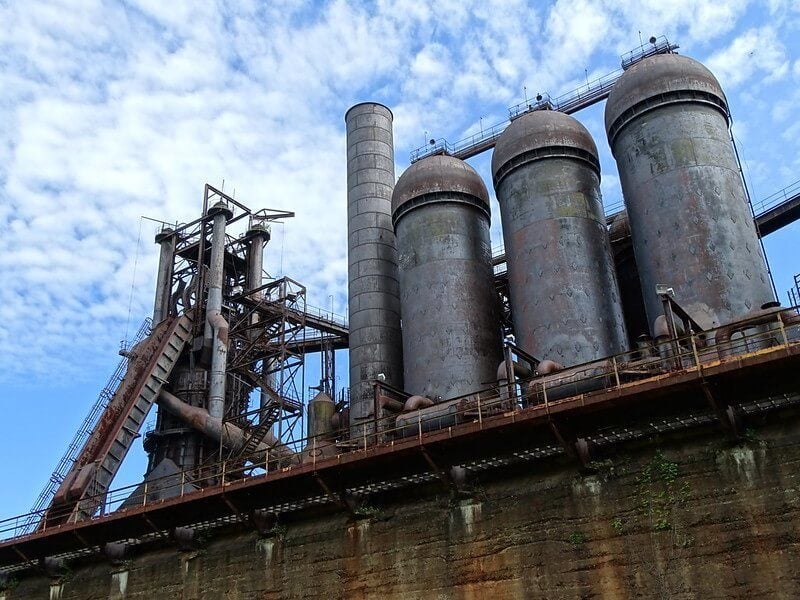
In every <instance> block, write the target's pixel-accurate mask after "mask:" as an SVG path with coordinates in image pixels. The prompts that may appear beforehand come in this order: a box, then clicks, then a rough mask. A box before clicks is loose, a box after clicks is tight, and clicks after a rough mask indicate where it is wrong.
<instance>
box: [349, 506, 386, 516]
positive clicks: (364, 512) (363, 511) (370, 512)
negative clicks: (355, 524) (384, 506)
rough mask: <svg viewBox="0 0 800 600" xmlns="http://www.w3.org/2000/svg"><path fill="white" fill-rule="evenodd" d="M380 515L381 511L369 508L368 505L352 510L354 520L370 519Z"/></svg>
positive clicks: (374, 507)
mask: <svg viewBox="0 0 800 600" xmlns="http://www.w3.org/2000/svg"><path fill="white" fill-rule="evenodd" d="M380 514H381V509H379V508H377V507H376V506H370V505H369V504H364V505H362V506H357V507H356V508H354V509H353V516H354V517H355V518H356V519H372V518H375V517H377V516H378V515H380Z"/></svg>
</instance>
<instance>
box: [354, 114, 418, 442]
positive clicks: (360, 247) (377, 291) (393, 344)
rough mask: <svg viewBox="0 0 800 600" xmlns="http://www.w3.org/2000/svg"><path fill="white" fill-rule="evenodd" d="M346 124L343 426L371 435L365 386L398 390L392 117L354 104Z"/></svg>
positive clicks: (370, 407)
mask: <svg viewBox="0 0 800 600" xmlns="http://www.w3.org/2000/svg"><path fill="white" fill-rule="evenodd" d="M344 119H345V123H346V124H347V233H348V246H347V248H348V252H347V262H348V267H349V271H348V291H349V316H350V347H349V351H350V429H351V433H352V435H362V434H363V433H364V432H365V431H366V433H369V432H371V431H372V430H373V419H374V417H375V414H374V402H373V391H372V385H371V383H370V382H371V381H373V380H375V379H378V376H379V375H381V374H382V375H383V377H385V380H386V382H387V383H389V384H391V385H393V386H395V387H402V385H403V355H402V340H401V338H400V292H399V289H398V273H397V248H396V245H395V236H394V229H393V227H392V214H391V211H392V208H391V199H392V191H393V190H394V183H395V181H394V142H393V138H392V112H391V111H390V110H389V109H388V108H386V107H385V106H382V105H380V104H375V103H371V102H365V103H362V104H356V105H355V106H353V107H352V108H351V109H350V110H348V111H347V114H345V117H344Z"/></svg>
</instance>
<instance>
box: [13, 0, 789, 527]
mask: <svg viewBox="0 0 800 600" xmlns="http://www.w3.org/2000/svg"><path fill="white" fill-rule="evenodd" d="M0 22H2V23H3V24H4V26H3V28H2V29H1V30H0V243H2V249H3V252H2V254H1V255H0V275H1V276H2V286H0V347H2V348H3V352H2V353H0V408H1V409H2V413H0V456H2V457H3V459H4V460H3V462H4V464H3V467H2V477H3V480H4V481H5V482H7V483H10V485H4V486H2V489H3V491H2V493H0V515H10V514H16V513H20V512H24V511H25V510H27V508H28V507H29V506H30V505H31V504H32V502H33V500H34V498H35V496H36V495H37V494H38V491H39V490H40V488H41V487H42V485H43V484H44V482H45V481H46V479H47V477H48V475H49V473H50V471H51V470H52V468H53V466H54V465H55V463H56V461H57V460H58V458H59V457H60V455H61V453H62V452H63V450H64V448H65V446H66V444H67V442H68V441H69V439H70V438H71V437H72V435H73V434H74V431H75V429H76V428H77V426H78V424H79V422H80V421H81V420H82V418H83V416H84V414H85V413H86V411H87V410H88V408H89V406H90V405H91V404H92V402H93V400H94V398H95V397H96V395H97V393H98V391H99V389H100V388H101V387H102V385H103V384H104V382H105V380H106V379H107V377H108V375H109V374H110V372H111V371H112V370H113V367H114V365H115V364H116V362H117V359H118V357H117V354H116V353H117V350H118V346H119V342H120V340H122V339H124V338H125V337H126V335H127V336H130V335H131V334H132V333H133V331H134V330H135V329H136V327H138V324H139V323H140V322H141V320H142V319H143V318H144V317H145V316H146V315H147V314H148V313H149V312H150V310H151V301H152V292H153V286H154V277H155V276H154V267H155V264H156V247H155V246H154V245H153V243H152V242H153V235H154V233H155V228H154V225H153V224H152V223H151V222H148V221H142V220H141V216H142V215H146V216H150V217H156V218H161V219H164V220H167V221H185V220H188V219H190V218H193V216H194V215H195V214H196V213H197V210H198V206H199V203H200V201H201V197H202V191H203V184H204V183H205V182H209V183H211V184H213V185H216V186H222V184H223V181H224V185H225V191H227V192H229V193H234V191H235V195H236V197H237V198H238V199H239V200H241V201H243V202H245V203H246V204H248V205H250V206H251V207H254V208H259V207H271V208H280V209H288V210H293V211H295V212H296V213H297V217H296V218H295V219H293V220H291V221H289V222H287V223H286V225H285V226H283V227H277V228H275V230H274V235H273V241H272V243H271V245H270V247H269V248H268V254H267V261H266V266H267V269H268V270H269V271H270V272H271V273H273V274H281V273H286V274H290V275H291V276H293V277H295V278H296V279H299V280H301V281H303V282H305V283H306V284H307V285H308V287H309V300H310V301H311V302H313V303H314V304H317V305H325V306H327V305H328V303H329V302H330V296H333V298H334V304H335V306H336V308H337V309H338V310H340V311H343V310H344V308H345V306H346V299H345V296H344V293H343V292H344V291H345V290H346V282H345V277H346V271H347V270H346V245H345V244H346V233H345V232H346V224H345V210H346V209H345V202H346V192H345V135H344V121H343V115H344V113H345V111H346V109H347V108H348V107H349V106H350V105H352V104H353V103H355V102H358V101H362V100H376V101H380V102H383V103H385V104H386V105H388V106H389V107H391V108H392V110H393V111H394V114H395V142H396V149H397V153H396V161H397V172H398V174H399V173H400V172H402V170H403V169H404V168H405V167H406V166H407V165H408V155H409V152H410V151H411V150H412V149H413V148H415V147H417V146H420V145H422V144H423V143H424V142H425V140H426V139H428V138H431V137H435V138H439V137H445V138H447V139H448V140H449V141H451V142H453V141H457V140H458V139H461V138H463V137H464V136H466V135H468V134H471V133H473V132H476V131H479V130H480V128H481V127H486V126H489V125H492V124H494V123H497V122H501V121H503V120H504V119H505V118H506V117H507V114H508V113H507V107H508V106H510V105H512V104H516V103H517V102H519V101H521V100H522V99H523V97H524V96H525V95H526V94H527V95H529V96H531V95H535V94H536V93H537V92H549V93H550V94H551V95H553V96H556V95H559V94H561V93H564V92H567V91H569V90H572V89H573V88H575V87H576V86H578V85H580V84H581V83H585V82H586V80H587V78H588V79H592V78H595V77H598V76H600V75H603V74H605V73H607V72H609V71H612V70H614V69H615V68H617V67H618V66H619V55H620V54H622V53H624V52H626V51H627V50H629V49H631V48H633V47H634V46H636V45H638V44H639V40H640V35H641V36H642V38H644V39H645V40H646V39H647V38H648V37H649V36H650V35H661V34H664V35H667V36H668V37H669V39H670V40H672V41H675V42H677V43H679V44H680V46H681V50H680V51H681V52H682V53H685V54H688V55H690V56H693V57H695V58H698V59H700V60H701V61H704V62H705V63H706V64H707V65H708V66H709V67H711V68H712V70H713V71H714V72H715V73H716V75H717V76H718V77H719V79H720V81H721V82H722V85H723V87H724V88H725V90H726V92H727V93H728V97H729V101H730V104H731V109H732V112H733V116H734V120H735V128H734V132H735V135H736V138H737V141H738V143H739V149H740V151H741V153H742V157H743V159H744V161H745V168H746V174H747V176H748V180H749V184H750V187H751V191H752V195H753V198H754V200H758V199H761V198H763V197H766V196H768V195H770V194H772V193H773V192H775V191H777V190H779V189H781V188H784V187H785V186H788V185H790V184H793V183H794V182H795V181H797V180H798V179H800V119H799V118H798V117H799V116H800V111H799V110H798V108H797V107H798V105H800V51H799V50H800V41H798V40H800V2H798V1H797V0H783V1H782V0H772V1H770V2H748V1H746V0H730V1H727V2H719V1H718V0H716V1H700V0H668V1H665V0H622V1H619V0H614V1H611V0H609V1H606V2H602V1H598V2H592V1H574V0H573V1H565V2H561V1H558V2H555V3H544V2H535V3H530V5H528V4H526V3H525V2H522V1H517V2H515V1H509V0H504V1H501V2H489V1H487V0H481V1H475V2H472V1H469V0H440V1H438V2H436V3H430V5H427V3H424V2H418V1H397V2H391V1H388V0H387V1H378V2H369V3H357V2H331V3H323V2H301V1H296V2H290V1H272V2H261V1H255V0H253V1H247V0H242V1H240V2H222V1H219V2H212V1H207V2H194V1H189V0H171V1H169V2H165V1H164V0H125V1H117V2H115V1H111V0H109V1H95V0H71V1H70V0H63V1H50V0H47V1H46V0H35V1H31V0H18V1H14V0H0ZM576 116H578V118H580V119H581V121H582V122H583V123H584V124H585V125H586V126H587V127H588V128H589V129H590V131H591V132H592V133H593V135H594V136H595V139H596V140H597V142H598V146H599V148H600V150H601V152H602V155H603V156H602V166H603V170H604V172H603V194H604V198H605V200H606V201H607V202H608V203H614V202H619V201H620V191H619V180H618V177H617V175H616V171H615V166H614V162H613V159H612V158H611V155H610V152H609V151H608V144H607V142H606V140H605V135H604V131H603V127H602V106H598V107H594V108H592V109H589V110H586V111H584V112H582V113H579V114H578V115H576ZM488 160H489V156H488V155H487V156H482V157H478V158H476V159H475V160H473V161H471V162H472V163H473V165H474V166H475V167H476V168H477V169H478V170H479V171H480V172H481V173H482V174H483V175H484V177H485V178H486V181H487V182H488V181H490V178H489V176H488ZM489 187H491V186H489ZM495 208H496V205H495ZM495 214H497V212H495ZM493 231H494V236H495V243H499V235H498V233H499V219H497V218H496V219H495V220H494V223H493ZM798 240H800V228H798V224H795V225H793V226H790V227H788V228H786V229H784V230H782V231H780V232H778V233H775V234H773V235H772V236H770V237H769V238H767V239H766V240H765V242H766V245H767V250H768V254H769V256H770V258H771V262H772V267H773V271H774V275H775V279H776V283H777V287H778V290H779V291H780V293H781V295H782V299H784V300H785V290H787V289H788V288H789V287H790V284H791V278H792V275H793V274H794V273H796V272H798V271H800V260H798V256H800V252H798V249H799V246H800V244H799V243H798ZM134 284H135V285H134ZM138 461H139V462H134V466H133V467H131V468H129V470H128V471H126V477H128V480H129V481H132V480H134V479H137V478H138V477H140V476H141V471H142V468H143V467H142V463H141V460H140V457H139V459H138Z"/></svg>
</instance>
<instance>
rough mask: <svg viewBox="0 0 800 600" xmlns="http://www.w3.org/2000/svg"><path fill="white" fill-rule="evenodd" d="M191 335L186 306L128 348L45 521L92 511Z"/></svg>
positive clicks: (87, 514) (70, 518)
mask: <svg viewBox="0 0 800 600" xmlns="http://www.w3.org/2000/svg"><path fill="white" fill-rule="evenodd" d="M191 337H192V312H191V311H190V312H187V313H185V314H183V315H182V316H180V317H172V318H170V319H168V320H166V321H164V322H162V323H161V324H160V325H159V326H157V327H156V329H155V330H154V331H153V333H152V334H151V335H150V337H149V338H147V339H146V340H145V341H143V342H141V343H140V344H139V345H138V346H136V347H134V348H133V350H132V351H131V353H130V355H129V362H128V370H127V372H126V373H125V376H124V377H123V379H122V381H120V383H119V386H118V387H117V389H116V391H115V392H114V395H113V397H112V398H111V400H110V401H109V403H108V405H107V407H106V409H105V410H104V411H103V414H102V416H101V417H100V419H99V420H98V422H97V426H96V427H95V428H94V430H93V431H92V433H91V435H90V436H89V437H88V439H87V440H86V442H85V444H84V446H83V448H82V450H81V452H80V454H79V455H78V457H77V459H76V460H75V461H74V463H73V467H72V469H71V470H70V471H69V473H68V474H67V475H66V476H65V477H64V480H63V482H62V483H61V485H60V487H59V488H58V490H57V491H56V492H55V495H54V498H53V502H52V503H51V505H50V508H49V509H48V512H47V514H46V518H45V525H46V526H48V527H49V526H51V525H55V524H59V523H63V522H65V521H79V520H82V519H86V518H88V517H90V516H91V515H92V514H94V512H95V511H96V510H97V508H98V507H99V506H100V504H101V503H102V496H103V494H105V493H106V492H107V491H108V489H109V487H110V485H111V482H112V480H113V479H114V476H115V475H116V474H117V471H118V470H119V467H120V465H121V463H122V461H123V459H124V458H125V456H126V454H127V453H128V450H130V448H131V446H132V444H133V441H134V440H135V439H136V438H137V437H139V431H140V429H141V427H142V424H143V423H144V420H145V418H146V417H147V413H148V412H149V411H150V408H151V407H152V406H153V403H154V402H155V400H156V398H157V397H158V394H159V392H160V391H161V387H162V386H163V385H164V384H165V383H166V381H167V378H168V377H169V375H170V373H171V372H172V369H173V368H174V366H175V364H176V363H177V361H178V359H179V358H180V356H181V354H182V352H183V349H184V347H185V345H186V343H187V341H188V340H189V339H191Z"/></svg>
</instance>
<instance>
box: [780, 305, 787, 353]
mask: <svg viewBox="0 0 800 600" xmlns="http://www.w3.org/2000/svg"><path fill="white" fill-rule="evenodd" d="M778 326H779V327H780V328H781V337H782V338H783V345H784V346H787V347H788V346H789V338H788V337H787V336H786V327H785V325H784V324H783V315H782V314H781V313H778Z"/></svg>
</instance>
